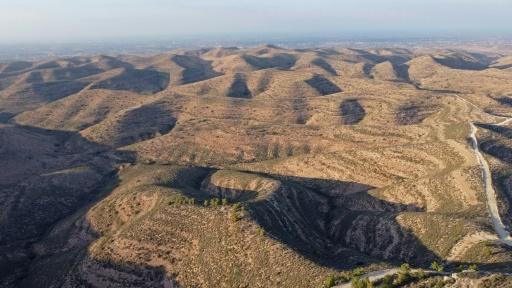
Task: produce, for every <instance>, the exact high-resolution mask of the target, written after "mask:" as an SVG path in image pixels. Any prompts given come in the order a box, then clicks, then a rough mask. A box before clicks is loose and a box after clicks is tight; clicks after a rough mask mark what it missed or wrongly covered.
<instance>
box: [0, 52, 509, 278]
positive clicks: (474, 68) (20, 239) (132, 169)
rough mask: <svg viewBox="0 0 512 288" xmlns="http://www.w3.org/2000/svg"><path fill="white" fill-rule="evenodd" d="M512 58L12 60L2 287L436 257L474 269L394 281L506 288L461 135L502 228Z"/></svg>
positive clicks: (1, 175) (247, 274)
mask: <svg viewBox="0 0 512 288" xmlns="http://www.w3.org/2000/svg"><path fill="white" fill-rule="evenodd" d="M511 55H512V53H510V54H504V53H502V52H500V53H493V52H489V51H486V52H485V53H477V52H467V51H462V50H433V49H428V50H427V49H417V50H407V49H397V48H395V49H364V50H361V49H348V48H331V49H301V50H292V49H284V48H280V47H277V46H272V45H268V46H261V47H255V48H247V49H239V48H213V49H202V50H193V51H189V50H176V51H171V52H168V53H164V54H160V55H155V56H144V57H143V56H133V55H121V56H116V57H110V56H95V57H73V58H63V59H60V58H59V59H52V60H47V61H41V62H11V63H5V64H2V65H0V165H1V168H2V169H1V170H0V287H166V288H170V287H322V285H324V287H332V286H334V285H335V284H336V285H337V284H340V283H341V282H342V281H341V280H339V279H340V276H339V275H344V274H343V273H345V274H350V273H349V272H348V271H353V269H356V268H362V269H364V270H365V271H384V270H383V269H388V268H391V267H397V266H399V265H400V264H402V263H409V265H410V266H411V267H414V268H415V269H416V268H425V269H426V270H429V269H430V268H429V267H430V265H431V263H432V262H434V261H435V262H437V263H442V265H443V266H444V268H445V271H455V270H456V269H458V267H466V266H467V265H477V266H478V269H479V270H480V272H474V271H473V272H466V273H465V274H464V273H462V274H460V275H457V276H453V275H452V274H450V275H441V276H440V275H432V276H429V275H427V276H426V279H423V278H422V279H419V280H418V281H412V280H410V281H409V284H407V285H408V286H407V285H406V286H401V285H400V284H396V283H395V286H391V287H398V286H400V287H434V286H433V285H444V286H435V287H512V277H510V276H507V274H502V273H504V272H511V271H512V247H510V246H508V244H509V243H508V242H507V241H506V239H502V237H498V235H497V234H496V231H495V229H496V228H495V227H494V226H493V221H492V219H491V218H492V217H493V215H492V214H490V213H489V209H488V207H489V205H490V204H489V203H488V202H489V201H488V198H487V197H488V193H486V191H487V190H486V189H485V187H486V186H485V182H484V178H483V177H482V171H483V167H482V165H481V163H480V162H479V161H478V158H477V157H476V156H475V151H474V150H473V147H472V142H471V139H470V134H471V126H470V123H474V124H475V127H477V132H476V138H477V139H478V144H479V145H478V146H479V149H480V151H481V152H482V153H483V155H484V158H485V160H486V162H488V165H489V169H490V172H491V178H492V187H494V189H495V192H496V197H495V198H497V205H498V209H499V212H498V213H499V217H501V219H502V221H503V223H504V225H505V226H506V227H511V225H512V207H511V205H512V123H510V122H508V123H505V124H503V125H495V124H497V123H499V122H501V121H503V120H504V119H506V118H504V117H512V70H511V69H512V64H511V63H512V56H511ZM465 265H466V266H465ZM473 270H474V269H473ZM333 275H335V276H336V277H334V276H333ZM329 277H334V278H336V280H335V281H334V282H333V283H326V279H329ZM331 280H332V279H331ZM327 282H329V281H328V280H327ZM489 283H490V284H489ZM397 285H398V286H397ZM429 285H430V286H429ZM464 285H466V286H464ZM468 285H469V286H468ZM486 285H487V286H486ZM488 285H497V286H488ZM507 285H509V286H507ZM382 287H390V286H382Z"/></svg>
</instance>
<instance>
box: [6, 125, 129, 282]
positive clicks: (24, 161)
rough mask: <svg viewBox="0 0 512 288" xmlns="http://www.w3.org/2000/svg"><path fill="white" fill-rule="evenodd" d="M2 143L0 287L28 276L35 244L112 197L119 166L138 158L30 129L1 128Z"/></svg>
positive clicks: (73, 134) (78, 137) (61, 133)
mask: <svg viewBox="0 0 512 288" xmlns="http://www.w3.org/2000/svg"><path fill="white" fill-rule="evenodd" d="M0 142H1V145H0V155H2V157H0V165H1V166H2V167H3V169H2V170H1V171H0V199H2V204H1V207H2V217H1V218H0V268H1V269H0V284H2V285H4V284H5V285H7V284H6V283H9V282H11V283H16V282H18V281H20V279H23V278H24V277H25V276H26V274H25V273H26V272H27V271H28V270H27V269H29V266H30V265H31V263H32V261H33V260H34V259H35V257H36V255H35V254H34V250H33V247H32V245H33V244H35V243H37V242H38V241H40V240H41V239H42V237H44V235H46V234H47V233H49V231H50V230H51V229H52V227H54V225H55V224H56V223H58V222H59V221H60V220H61V219H63V218H66V217H68V216H70V215H72V214H73V213H75V212H76V211H77V210H80V209H82V207H84V206H87V205H89V204H90V203H93V202H95V201H97V199H99V198H101V197H103V196H104V194H105V193H108V192H109V191H106V190H109V189H108V187H111V186H110V185H109V184H111V183H113V185H115V182H116V178H117V176H116V171H117V167H118V165H120V164H121V163H125V162H133V161H134V155H133V153H131V152H120V151H112V150H110V149H109V147H107V146H104V145H100V144H97V143H94V142H90V141H88V140H87V139H85V138H83V137H82V136H81V135H80V134H78V133H77V132H66V131H54V130H48V129H42V128H36V127H31V126H20V125H9V126H5V127H0ZM0 286H1V285H0ZM19 287H25V286H23V285H22V286H19ZM39 287H41V286H39Z"/></svg>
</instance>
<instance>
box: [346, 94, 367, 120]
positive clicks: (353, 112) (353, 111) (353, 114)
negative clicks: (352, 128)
mask: <svg viewBox="0 0 512 288" xmlns="http://www.w3.org/2000/svg"><path fill="white" fill-rule="evenodd" d="M340 116H341V123H342V124H343V125H355V124H357V123H359V122H361V121H362V120H363V119H364V117H365V116H366V111H365V110H364V108H363V106H362V105H361V104H360V103H359V101H358V100H357V99H347V100H343V101H342V102H341V104H340Z"/></svg>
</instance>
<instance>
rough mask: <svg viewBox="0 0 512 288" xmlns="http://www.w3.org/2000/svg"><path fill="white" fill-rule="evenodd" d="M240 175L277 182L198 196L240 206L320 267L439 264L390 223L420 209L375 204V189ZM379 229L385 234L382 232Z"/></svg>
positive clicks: (269, 232)
mask: <svg viewBox="0 0 512 288" xmlns="http://www.w3.org/2000/svg"><path fill="white" fill-rule="evenodd" d="M244 173H251V174H254V175H255V176H258V177H264V178H267V179H270V180H273V181H278V183H280V185H279V187H278V188H276V189H274V190H273V191H271V192H268V191H267V192H265V193H264V195H262V191H258V190H254V189H249V190H237V189H233V188H230V187H219V186H215V185H214V184H212V183H209V192H207V191H204V189H203V190H202V191H204V192H206V193H213V195H209V196H210V197H218V198H226V199H228V200H229V201H231V202H232V201H240V202H241V204H242V205H243V206H244V207H245V209H246V210H247V211H248V213H249V215H250V217H251V218H252V219H253V220H254V221H256V222H257V223H258V224H259V225H260V226H261V227H262V228H263V229H264V230H265V233H266V234H267V235H269V236H270V237H272V238H274V239H276V240H278V241H280V242H282V243H284V244H285V245H287V246H288V247H290V248H291V249H293V250H294V251H296V252H297V253H299V254H301V255H302V256H304V257H306V258H308V259H310V260H311V261H314V262H315V263H317V264H319V265H322V266H326V267H332V268H335V269H346V268H354V267H356V266H361V265H366V264H371V263H379V262H382V261H388V262H396V263H400V262H403V261H407V262H410V263H416V264H426V263H430V262H431V261H433V260H438V261H439V260H440V258H439V257H438V256H437V255H436V254H435V253H434V252H432V251H430V250H429V249H428V248H427V247H425V246H424V245H423V244H422V242H421V241H420V240H419V239H417V238H416V237H415V236H414V234H413V233H412V232H411V231H408V230H407V229H405V228H403V227H401V225H400V224H399V223H398V222H397V221H396V219H395V218H396V216H397V215H398V214H399V213H400V212H404V211H408V212H422V210H421V209H420V208H418V207H415V206H413V205H402V204H397V203H391V202H387V201H384V200H381V199H378V198H376V197H374V196H372V195H371V194H370V193H369V191H370V190H371V189H373V188H374V187H371V186H368V185H366V184H362V183H355V182H345V181H333V180H323V179H314V178H302V177H290V176H283V175H276V174H262V173H252V172H245V171H244ZM206 179H207V180H206V181H208V178H206ZM204 187H205V186H204V185H203V188H204ZM212 191H213V192H212ZM204 192H203V193H204ZM379 227H381V228H379ZM382 227H386V229H389V230H390V231H388V233H384V231H382V230H381V229H382ZM362 235H364V237H362ZM386 251H387V252H386Z"/></svg>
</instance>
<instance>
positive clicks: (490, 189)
mask: <svg viewBox="0 0 512 288" xmlns="http://www.w3.org/2000/svg"><path fill="white" fill-rule="evenodd" d="M456 97H457V98H459V99H461V100H463V101H464V102H466V103H468V104H469V105H471V106H472V107H474V108H476V109H477V110H479V111H480V112H482V113H485V114H487V115H491V116H493V117H500V118H504V119H505V120H503V121H502V122H499V123H496V124H494V125H497V126H503V125H506V124H508V123H510V122H512V117H502V116H496V115H492V114H489V113H487V112H485V111H483V110H482V109H481V108H480V107H478V106H476V105H475V104H473V103H471V102H470V101H468V100H466V99H464V98H462V97H460V96H456ZM469 124H470V126H471V133H470V134H469V137H470V139H471V146H472V148H473V151H474V153H475V155H476V158H477V160H478V163H479V164H480V166H481V167H482V178H483V181H484V190H485V195H486V200H487V207H488V209H489V214H490V216H491V221H492V224H493V227H494V231H496V234H497V236H498V238H499V240H500V241H501V242H502V243H504V244H506V245H508V246H511V247H512V237H511V236H510V232H509V231H508V230H507V227H506V226H505V224H504V223H503V220H502V219H501V216H500V213H499V210H498V201H497V196H496V190H494V186H493V185H492V174H491V170H490V169H489V163H487V160H485V158H484V156H483V154H482V152H481V151H480V148H479V147H478V139H477V138H476V133H477V132H478V128H477V127H476V125H475V124H474V123H473V122H469ZM427 271H428V270H427ZM397 272H398V269H397V268H394V269H386V270H379V271H374V272H369V273H366V274H364V275H363V276H361V279H366V278H368V279H369V280H370V281H372V282H375V281H377V280H380V279H382V278H384V277H386V276H388V275H393V274H396V273H397ZM428 272H429V273H435V272H434V271H428ZM334 287H335V288H350V287H352V284H351V283H345V284H342V285H338V286H334Z"/></svg>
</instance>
